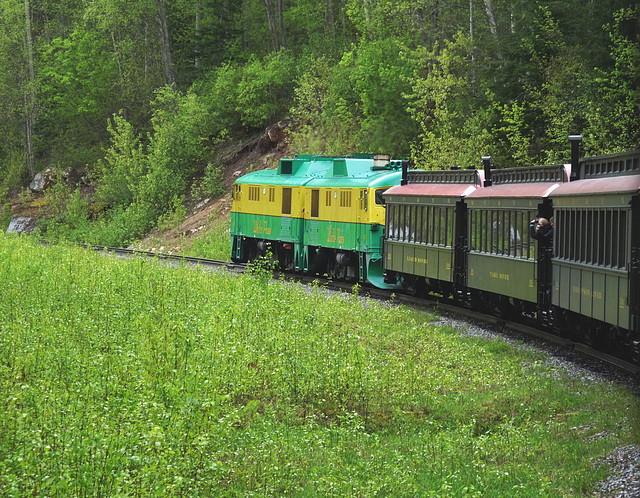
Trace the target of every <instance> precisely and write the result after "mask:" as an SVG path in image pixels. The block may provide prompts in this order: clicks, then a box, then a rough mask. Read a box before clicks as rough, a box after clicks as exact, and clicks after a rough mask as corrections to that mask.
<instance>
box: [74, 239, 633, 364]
mask: <svg viewBox="0 0 640 498" xmlns="http://www.w3.org/2000/svg"><path fill="white" fill-rule="evenodd" d="M80 246H81V247H84V248H86V249H91V250H94V251H102V252H106V253H109V254H114V255H118V256H124V257H131V256H143V257H148V258H155V259H158V260H162V261H167V262H175V263H182V264H190V265H192V266H200V267H206V268H224V269H227V270H229V271H233V272H239V273H243V272H245V271H246V270H247V265H246V264H240V263H233V262H229V261H218V260H213V259H206V258H195V257H190V256H179V255H175V254H164V253H156V252H151V251H141V250H137V249H122V248H119V247H107V246H92V245H88V244H80ZM274 277H275V278H278V279H288V280H295V281H298V282H301V283H305V284H310V283H312V282H320V283H321V284H322V285H324V286H326V287H327V288H328V289H330V290H339V291H343V292H352V290H353V286H354V284H353V283H347V282H337V281H333V280H328V279H325V278H323V277H321V276H318V275H314V276H310V275H301V274H295V273H281V272H275V273H274ZM360 292H361V294H362V295H367V296H369V297H372V298H375V299H380V300H389V299H390V298H391V295H392V294H394V296H395V297H394V300H395V301H396V302H399V303H402V304H406V305H410V306H417V307H419V308H426V307H429V308H433V307H434V306H435V307H436V308H437V309H438V310H439V311H442V312H444V313H447V314H449V315H453V316H457V317H461V318H464V319H466V320H474V321H477V322H481V323H484V324H487V325H488V326H492V327H493V328H495V329H498V330H500V331H509V332H512V333H517V334H519V335H522V336H525V337H530V338H536V339H538V340H540V341H543V342H545V343H550V344H553V345H555V346H557V347H559V348H562V349H564V350H567V351H575V352H577V353H579V354H581V355H583V356H585V357H588V358H592V359H595V360H598V361H600V362H603V363H605V364H607V365H611V366H613V367H615V368H617V369H620V370H622V371H624V372H627V373H631V374H635V375H640V365H636V364H634V363H630V362H628V361H625V360H623V359H621V358H618V357H616V356H613V355H611V354H608V353H605V352H602V351H599V350H597V349H594V348H592V347H590V346H588V345H586V344H582V343H579V342H575V341H572V340H570V339H567V338H564V337H560V336H557V335H554V334H551V333H549V332H546V331H544V330H541V329H539V328H537V327H535V326H534V325H532V324H527V323H522V322H514V321H509V320H505V319H504V318H501V317H497V316H494V315H489V314H485V313H480V312H478V311H474V310H470V309H467V308H462V307H460V306H456V305H455V304H453V302H452V301H451V302H449V300H446V299H442V298H439V297H437V296H432V297H431V298H427V299H423V298H417V297H415V296H411V295H407V294H402V293H397V292H395V293H392V292H391V291H385V290H382V289H377V288H374V287H360Z"/></svg>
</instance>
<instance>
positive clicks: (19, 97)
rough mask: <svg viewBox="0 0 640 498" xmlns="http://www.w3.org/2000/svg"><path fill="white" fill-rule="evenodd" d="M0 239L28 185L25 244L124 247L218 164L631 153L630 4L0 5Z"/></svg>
mask: <svg viewBox="0 0 640 498" xmlns="http://www.w3.org/2000/svg"><path fill="white" fill-rule="evenodd" d="M0 6H1V7H2V14H3V15H2V16H0V25H1V26H2V29H0V137H1V139H2V140H0V202H2V203H3V204H5V207H4V208H3V209H2V211H0V224H1V225H2V226H3V227H6V225H7V223H8V219H9V217H10V214H11V213H10V209H9V207H8V206H7V205H6V203H7V202H8V201H9V199H10V198H11V199H15V196H16V195H17V194H18V193H19V192H23V193H24V192H25V190H24V189H26V188H27V186H28V184H29V182H30V181H31V179H32V178H33V176H34V174H35V173H36V172H38V171H41V170H44V169H46V168H55V170H56V171H58V172H59V173H60V174H62V173H63V172H66V171H68V170H69V168H72V170H73V171H75V173H76V174H75V175H74V176H75V177H77V178H80V179H81V180H79V181H76V182H75V183H73V182H72V183H67V184H63V183H62V182H58V183H57V184H56V186H55V187H52V188H51V191H50V192H49V195H48V196H47V197H45V199H43V200H41V202H40V204H39V208H41V213H40V217H42V216H47V217H48V220H46V221H44V222H42V223H41V224H40V236H42V237H48V238H51V239H67V240H72V241H86V242H92V243H99V244H109V245H127V244H130V243H131V242H134V241H137V240H139V239H140V238H142V237H143V236H144V235H146V234H147V233H148V232H149V231H150V230H151V229H153V228H155V227H158V226H161V225H163V223H166V221H167V220H171V219H173V218H175V217H178V216H179V215H180V214H181V212H182V211H181V210H183V209H184V208H185V206H186V205H187V204H188V202H186V201H188V200H189V199H204V198H211V197H214V196H216V195H219V193H220V192H221V189H220V184H221V180H220V178H221V176H222V175H224V171H223V168H222V165H221V164H220V162H219V157H220V151H221V150H222V149H223V148H224V147H227V146H228V144H229V143H230V142H242V141H245V140H247V139H248V138H250V137H253V136H255V135H256V134H259V133H261V132H263V131H264V129H265V128H266V127H267V126H269V125H271V124H272V123H276V122H278V121H282V120H287V122H288V123H290V126H289V128H288V134H287V137H286V144H287V147H288V149H287V151H288V153H290V154H295V153H299V152H302V153H323V154H339V155H342V154H348V153H352V152H372V153H376V152H384V153H389V154H392V155H394V156H396V157H407V158H411V159H412V160H413V161H414V163H415V164H416V165H417V167H421V168H448V167H451V166H461V167H467V166H469V165H477V164H479V161H480V157H481V156H483V155H491V156H492V157H493V159H494V163H495V165H496V166H497V167H505V166H524V165H534V164H540V163H549V162H558V161H563V160H566V158H567V155H568V153H567V149H568V146H567V136H568V135H569V134H576V133H579V134H582V135H584V137H585V140H584V142H583V153H585V154H597V153H603V152H612V151H619V150H624V149H629V148H635V147H637V146H638V143H639V142H640V140H639V138H640V124H639V123H640V90H639V88H640V43H639V36H640V7H639V6H638V5H637V2H636V1H635V0H615V1H611V2H593V1H587V0H568V1H554V0H544V1H543V0H535V1H522V0H517V1H516V0H470V1H469V0H453V1H449V2H441V1H435V0H418V1H415V0H412V1H405V0H400V1H397V0H396V1H391V0H367V1H360V0H357V1H356V0H340V1H338V0H297V1H295V2H294V1H292V0H288V1H285V0H278V1H277V2H276V1H274V0H241V1H237V2H236V1H234V2H232V1H227V0H225V1H212V0H177V1H172V2H167V1H166V0H137V1H134V2H130V1H127V2H125V1H123V0H96V1H92V2H83V1H80V0H73V1H70V2H69V1H65V2H62V1H60V0H54V1H48V2H30V1H29V0H24V2H15V1H12V0H0Z"/></svg>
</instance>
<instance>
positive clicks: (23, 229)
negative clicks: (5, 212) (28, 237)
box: [7, 216, 38, 233]
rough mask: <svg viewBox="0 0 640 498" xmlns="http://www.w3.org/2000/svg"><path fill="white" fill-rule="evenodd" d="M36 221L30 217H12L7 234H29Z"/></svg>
mask: <svg viewBox="0 0 640 498" xmlns="http://www.w3.org/2000/svg"><path fill="white" fill-rule="evenodd" d="M37 221H38V220H37V219H36V218H33V217H30V216H14V217H13V218H11V221H10V222H9V228H7V233H30V232H32V231H33V229H34V228H35V227H36V225H37Z"/></svg>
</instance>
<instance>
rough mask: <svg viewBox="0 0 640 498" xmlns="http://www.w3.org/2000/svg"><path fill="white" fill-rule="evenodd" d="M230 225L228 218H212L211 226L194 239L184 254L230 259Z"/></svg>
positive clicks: (223, 259) (221, 259) (219, 259)
mask: <svg viewBox="0 0 640 498" xmlns="http://www.w3.org/2000/svg"><path fill="white" fill-rule="evenodd" d="M230 225H231V221H230V219H229V218H227V219H218V220H216V219H214V220H212V221H211V227H210V228H209V230H208V231H207V233H206V234H204V235H203V236H201V237H198V238H196V239H194V240H193V242H192V243H191V245H190V246H189V247H188V248H187V250H186V251H185V254H184V255H185V256H192V257H196V258H208V259H215V260H218V261H231V238H230V235H229V226H230Z"/></svg>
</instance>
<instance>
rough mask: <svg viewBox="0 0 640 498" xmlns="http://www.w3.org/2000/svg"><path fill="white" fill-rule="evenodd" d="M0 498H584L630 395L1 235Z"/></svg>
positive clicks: (344, 304) (465, 345)
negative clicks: (257, 497)
mask: <svg viewBox="0 0 640 498" xmlns="http://www.w3.org/2000/svg"><path fill="white" fill-rule="evenodd" d="M0 278H1V279H2V282H3V295H2V299H1V300H0V330H2V334H0V392H1V393H2V397H1V398H0V410H1V412H2V414H3V416H2V417H0V494H1V495H2V496H36V495H37V496H60V497H63V496H185V497H196V496H252V495H254V494H256V495H261V496H285V495H296V496H374V495H384V496H408V497H413V496H478V497H479V496H482V497H492V496H495V497H503V496H585V495H588V494H591V492H592V491H594V490H595V489H596V488H595V486H596V483H597V482H598V481H600V480H602V479H604V478H605V477H606V476H607V474H608V472H609V467H608V466H606V465H602V461H603V459H604V457H605V456H606V455H608V454H609V453H610V452H611V451H612V450H613V449H614V448H617V447H624V446H627V445H637V444H639V442H640V433H639V430H640V420H639V419H638V417H639V415H640V406H639V405H638V399H637V398H636V397H634V396H633V395H632V394H631V393H629V392H627V391H626V390H625V389H623V388H620V387H616V386H615V385H614V384H612V383H608V382H601V381H597V380H593V379H590V378H588V377H587V376H584V377H583V376H581V375H579V374H576V373H573V374H571V375H570V374H569V373H567V372H565V371H564V370H563V369H562V368H558V367H556V366H554V365H553V362H550V361H549V358H548V357H547V356H546V355H545V354H543V353H537V352H533V351H531V350H530V349H529V348H526V349H525V348H521V347H519V346H518V345H517V344H507V343H505V342H503V341H502V340H488V341H487V340H486V339H480V338H474V337H472V336H465V335H464V334H463V335H462V336H461V335H460V332H459V331H458V330H453V329H451V328H448V327H442V326H438V324H437V323H435V322H434V319H433V317H432V316H430V315H429V314H428V313H425V312H423V311H415V310H411V309H407V308H404V307H396V306H393V305H391V304H386V303H380V302H376V301H370V300H365V299H359V298H358V292H357V291H358V288H357V286H356V287H354V289H353V294H340V295H336V294H330V293H328V292H326V291H325V290H324V289H322V288H321V287H318V286H316V287H311V288H307V287H305V288H303V287H301V286H300V285H296V284H291V283H283V282H276V281H273V280H272V279H271V278H270V275H269V273H268V271H266V270H265V269H263V268H260V267H257V268H254V270H253V272H252V273H251V274H247V275H234V276H232V275H228V274H226V273H224V272H211V271H199V270H194V269H192V268H191V267H188V266H178V267H169V266H167V265H164V264H162V263H161V262H160V261H157V260H151V259H143V258H134V259H127V260H124V259H120V258H113V257H108V256H105V255H103V254H99V253H96V252H94V251H86V250H83V249H79V248H77V247H73V246H65V245H63V244H58V245H54V246H50V247H46V248H45V247H43V246H41V245H40V244H39V243H38V242H37V241H35V240H34V239H33V238H27V237H20V238H19V237H16V236H11V237H7V236H4V235H2V234H0Z"/></svg>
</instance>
